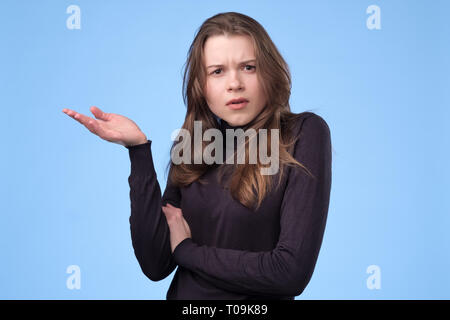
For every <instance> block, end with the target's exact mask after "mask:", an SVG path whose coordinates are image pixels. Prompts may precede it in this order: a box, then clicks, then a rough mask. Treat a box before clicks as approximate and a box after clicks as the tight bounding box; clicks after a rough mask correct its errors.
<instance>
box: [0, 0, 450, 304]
mask: <svg viewBox="0 0 450 320" xmlns="http://www.w3.org/2000/svg"><path fill="white" fill-rule="evenodd" d="M71 4H76V5H78V6H79V7H80V9H81V29H80V30H69V29H68V28H67V27H66V19H67V18H68V17H69V14H67V13H66V9H67V7H68V6H69V5H71ZM372 4H375V5H378V6H379V7H380V8H381V30H369V29H368V28H367V27H366V19H367V18H368V16H369V15H368V14H367V13H366V8H367V7H368V6H369V5H372ZM449 9H450V5H449V2H448V1H437V0H435V1H400V0H398V1H380V0H371V1H356V0H355V1H348V0H347V1H331V0H330V1H286V0H282V1H273V0H272V1H261V0H255V1H250V0H245V1H242V0H239V1H232V0H230V1H211V0H202V1H199V0H196V1H192V0H191V1H181V0H177V1H152V2H150V1H109V0H108V1H91V0H89V1H87V0H86V1H75V0H74V1H54V0H52V1H5V0H3V1H1V3H0V40H1V51H0V90H1V93H0V99H1V100H0V101H1V102H0V105H1V111H2V114H1V115H2V124H1V126H0V128H1V129H0V130H1V137H2V138H3V139H2V140H3V142H2V157H1V172H2V183H1V197H2V201H1V209H0V211H1V220H0V223H1V226H0V245H1V264H0V298H2V299H165V295H166V292H167V289H168V287H169V284H170V281H171V280H172V277H173V275H174V273H172V274H171V275H170V276H169V277H168V278H166V279H165V280H163V281H160V282H152V281H150V280H148V279H147V278H146V277H145V275H144V274H143V273H142V272H141V270H140V267H139V265H138V262H137V260H136V258H135V256H134V252H133V249H132V246H131V238H130V230H129V221H128V218H129V215H130V202H129V186H128V182H127V178H128V176H129V173H130V162H129V156H128V151H127V149H125V148H124V147H123V146H120V145H117V144H112V143H108V142H106V141H103V140H101V139H100V138H98V137H96V136H94V135H93V134H91V133H90V132H89V131H88V130H86V129H85V128H84V127H83V126H81V124H79V123H78V122H76V121H74V120H73V119H71V118H70V117H68V116H67V115H65V114H64V113H63V112H62V109H63V108H71V109H74V110H76V111H78V112H81V113H84V114H87V115H90V116H92V114H91V113H90V111H89V107H90V106H92V105H96V106H99V107H100V108H102V109H103V110H104V111H106V112H113V113H119V114H122V115H125V116H127V117H129V118H131V119H133V120H134V121H135V122H136V123H137V124H138V125H139V127H140V128H141V129H142V131H144V132H145V134H146V135H147V137H148V138H149V139H151V140H153V143H152V151H153V156H154V161H155V166H156V170H157V173H158V180H159V182H160V185H161V186H162V187H161V189H162V190H164V188H165V184H166V176H165V174H164V173H165V172H164V169H165V166H166V164H167V162H168V161H169V149H170V143H171V141H170V134H171V132H172V131H173V130H175V129H176V128H179V127H181V125H182V123H183V119H184V116H185V111H186V109H185V106H184V104H183V101H182V96H181V86H182V77H181V75H182V67H183V64H184V62H185V58H186V54H187V51H188V48H189V45H190V44H191V42H192V40H193V38H194V35H195V32H196V30H197V29H198V28H199V27H200V25H201V24H202V22H203V21H204V20H206V19H207V18H209V17H210V16H212V15H214V14H216V13H219V12H225V11H237V12H241V13H244V14H247V15H250V16H251V17H253V18H254V19H256V20H257V21H259V22H260V23H261V24H262V25H263V26H264V28H265V29H266V30H267V32H268V33H269V35H270V36H271V38H272V40H273V41H274V43H275V44H276V45H277V47H278V48H279V50H280V52H281V53H282V55H283V56H284V58H285V59H286V61H287V62H288V64H289V66H290V69H291V73H292V80H293V85H292V96H291V106H292V110H293V111H294V112H303V111H306V110H309V111H312V112H315V113H317V114H318V115H320V116H322V117H323V118H324V119H325V120H326V121H327V123H328V125H329V127H330V129H331V135H332V144H333V181H332V191H331V201H330V208H329V216H328V222H327V227H326V231H325V236H324V240H323V245H322V249H321V252H320V256H319V259H318V261H317V265H316V269H315V272H314V275H313V277H312V279H311V281H310V283H309V285H308V286H307V288H306V289H305V291H304V293H303V294H302V295H301V296H299V297H297V299H449V298H450V276H449V272H450V258H449V252H450V245H449V244H450V236H449V233H448V229H449V226H450V220H449V212H450V211H449V209H450V208H449V205H448V198H449V178H450V175H449V169H448V165H449V155H450V152H449V136H450V135H449V120H450V117H449V91H450V90H449V71H450V70H449V69H450V68H449V56H450V50H449V38H450V32H449V31H450V30H449V24H448V12H449ZM372 264H375V265H378V266H379V267H380V269H381V289H379V290H369V289H368V288H367V285H366V279H367V278H368V277H369V274H367V273H366V269H367V267H368V266H369V265H372ZM69 265H78V266H80V268H81V289H80V290H69V289H68V288H67V287H66V279H67V278H68V277H69V274H67V273H66V268H67V267H68V266H69Z"/></svg>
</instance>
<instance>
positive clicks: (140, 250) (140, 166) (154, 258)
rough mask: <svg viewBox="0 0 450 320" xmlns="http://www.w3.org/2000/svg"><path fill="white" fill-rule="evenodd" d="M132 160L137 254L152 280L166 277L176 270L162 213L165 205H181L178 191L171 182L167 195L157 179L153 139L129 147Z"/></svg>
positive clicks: (130, 179) (133, 233) (132, 217)
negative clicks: (167, 203)
mask: <svg viewBox="0 0 450 320" xmlns="http://www.w3.org/2000/svg"><path fill="white" fill-rule="evenodd" d="M126 148H127V149H128V151H129V156H130V161H131V172H130V176H129V177H128V183H129V186H130V204H131V215H130V218H129V221H130V231H131V239H132V245H133V248H134V253H135V255H136V258H137V260H138V262H139V265H140V266H141V269H142V271H143V272H144V274H145V275H146V276H147V277H148V278H149V279H151V280H153V281H159V280H162V279H164V278H165V277H167V276H168V275H169V274H171V273H172V271H173V270H174V269H175V267H176V263H175V261H174V259H173V256H172V252H171V246H170V230H169V226H168V224H167V220H166V218H165V216H164V213H163V212H162V204H163V202H170V203H171V204H173V205H175V206H178V205H179V201H180V193H179V189H178V188H176V187H172V186H171V185H170V183H168V185H167V187H166V190H165V192H164V196H163V197H162V198H161V189H160V186H159V183H158V180H157V176H156V172H155V168H154V164H153V157H152V154H151V140H147V143H144V144H140V145H136V146H130V147H126Z"/></svg>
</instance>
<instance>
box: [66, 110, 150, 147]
mask: <svg viewBox="0 0 450 320" xmlns="http://www.w3.org/2000/svg"><path fill="white" fill-rule="evenodd" d="M90 110H91V112H92V114H93V115H94V116H95V118H96V119H94V118H91V117H88V116H85V115H83V114H81V113H78V112H75V111H73V110H70V109H67V108H64V109H63V110H62V111H63V112H64V113H65V114H67V115H68V116H70V117H72V118H73V119H75V120H77V121H78V122H79V123H81V124H82V125H84V126H85V127H86V128H87V129H88V130H89V131H90V132H92V133H93V134H95V135H97V136H99V137H100V138H102V139H103V140H106V141H109V142H113V143H117V144H120V145H122V146H125V147H128V146H134V145H138V144H143V143H146V142H147V137H146V136H145V134H144V133H143V132H142V131H141V129H139V127H138V126H137V124H136V123H134V121H133V120H131V119H128V118H127V117H124V116H121V115H120V114H115V113H106V112H103V111H102V110H100V108H97V107H95V106H93V107H91V109H90Z"/></svg>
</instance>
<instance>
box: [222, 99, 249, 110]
mask: <svg viewBox="0 0 450 320" xmlns="http://www.w3.org/2000/svg"><path fill="white" fill-rule="evenodd" d="M241 100H243V101H244V102H242V103H238V104H236V103H233V102H237V101H241ZM247 104H248V100H247V99H246V98H244V97H239V98H236V99H231V100H230V101H228V102H227V106H228V107H230V109H233V110H238V109H242V108H244V107H245V106H246V105H247Z"/></svg>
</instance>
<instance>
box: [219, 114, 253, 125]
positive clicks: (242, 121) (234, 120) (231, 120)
mask: <svg viewBox="0 0 450 320" xmlns="http://www.w3.org/2000/svg"><path fill="white" fill-rule="evenodd" d="M225 121H226V122H228V124H230V125H232V126H245V125H246V124H247V123H249V122H250V119H249V118H248V117H246V116H244V117H243V116H242V115H241V116H236V117H228V118H225Z"/></svg>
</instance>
